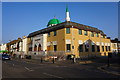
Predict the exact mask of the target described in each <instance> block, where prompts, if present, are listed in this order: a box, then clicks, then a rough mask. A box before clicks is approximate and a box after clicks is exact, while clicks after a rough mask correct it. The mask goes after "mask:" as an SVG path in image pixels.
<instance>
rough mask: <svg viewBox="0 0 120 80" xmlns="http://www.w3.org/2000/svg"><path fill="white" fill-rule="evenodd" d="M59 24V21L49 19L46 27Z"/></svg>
mask: <svg viewBox="0 0 120 80" xmlns="http://www.w3.org/2000/svg"><path fill="white" fill-rule="evenodd" d="M59 23H61V21H59V20H58V19H51V20H50V21H49V22H48V24H47V26H49V25H51V24H59Z"/></svg>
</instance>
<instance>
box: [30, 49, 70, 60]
mask: <svg viewBox="0 0 120 80" xmlns="http://www.w3.org/2000/svg"><path fill="white" fill-rule="evenodd" d="M66 53H69V54H71V52H65V51H39V52H35V51H29V52H28V55H31V57H32V59H41V58H42V59H43V60H45V61H49V60H52V59H53V58H55V60H59V61H60V60H65V59H66V58H67V55H66Z"/></svg>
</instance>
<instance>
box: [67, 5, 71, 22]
mask: <svg viewBox="0 0 120 80" xmlns="http://www.w3.org/2000/svg"><path fill="white" fill-rule="evenodd" d="M66 21H70V15H69V11H68V6H67V7H66Z"/></svg>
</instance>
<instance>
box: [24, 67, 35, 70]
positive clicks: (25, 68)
mask: <svg viewBox="0 0 120 80" xmlns="http://www.w3.org/2000/svg"><path fill="white" fill-rule="evenodd" d="M25 69H27V70H28V71H34V70H30V69H29V68H27V67H25Z"/></svg>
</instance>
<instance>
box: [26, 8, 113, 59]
mask: <svg viewBox="0 0 120 80" xmlns="http://www.w3.org/2000/svg"><path fill="white" fill-rule="evenodd" d="M28 38H29V39H30V43H29V46H28V48H29V49H28V50H29V51H53V52H57V51H58V52H59V51H63V52H65V54H67V55H68V54H73V55H75V56H76V57H84V56H105V55H106V56H107V55H108V52H111V40H110V38H108V37H106V34H105V33H104V32H103V31H102V30H99V29H97V28H94V27H91V26H87V25H83V24H79V23H76V22H71V21H70V15H69V10H68V8H66V21H65V22H61V21H60V20H58V19H56V18H55V17H54V18H53V19H51V20H50V21H49V22H48V24H47V28H44V29H41V30H39V31H36V32H32V33H30V34H29V35H28Z"/></svg>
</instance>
